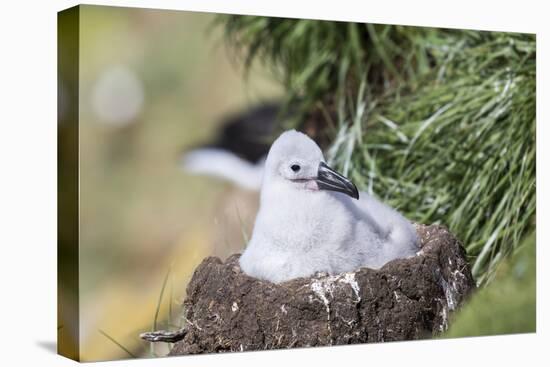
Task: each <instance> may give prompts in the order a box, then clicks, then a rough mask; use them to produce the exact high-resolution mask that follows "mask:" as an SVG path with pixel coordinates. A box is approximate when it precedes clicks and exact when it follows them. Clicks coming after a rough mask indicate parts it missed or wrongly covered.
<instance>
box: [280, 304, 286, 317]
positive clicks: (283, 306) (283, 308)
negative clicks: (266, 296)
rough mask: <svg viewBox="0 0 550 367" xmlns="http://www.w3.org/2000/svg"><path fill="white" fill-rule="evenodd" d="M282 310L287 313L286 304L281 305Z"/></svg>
mask: <svg viewBox="0 0 550 367" xmlns="http://www.w3.org/2000/svg"><path fill="white" fill-rule="evenodd" d="M281 312H282V313H284V314H285V315H286V314H287V310H286V308H285V305H281Z"/></svg>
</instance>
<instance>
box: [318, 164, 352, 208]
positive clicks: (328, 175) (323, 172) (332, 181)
mask: <svg viewBox="0 0 550 367" xmlns="http://www.w3.org/2000/svg"><path fill="white" fill-rule="evenodd" d="M315 181H316V182H317V185H318V186H319V190H329V191H337V192H341V193H344V194H346V195H349V196H351V197H352V198H354V199H359V191H357V187H355V185H354V184H353V182H351V181H350V180H349V179H348V178H346V177H344V176H342V175H341V174H339V173H338V172H336V171H335V170H333V169H332V168H330V167H329V166H328V165H327V164H326V163H325V162H321V163H319V168H318V170H317V179H316V180H315Z"/></svg>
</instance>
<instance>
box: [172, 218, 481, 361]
mask: <svg viewBox="0 0 550 367" xmlns="http://www.w3.org/2000/svg"><path fill="white" fill-rule="evenodd" d="M417 231H418V233H419V236H420V238H421V243H422V248H421V250H420V251H419V253H418V254H417V256H415V257H412V258H409V259H400V260H394V261H391V262H389V263H387V264H386V265H384V266H383V267H382V268H381V269H379V270H373V269H368V268H362V269H359V270H357V271H355V272H351V273H343V274H339V275H332V276H328V275H323V274H317V275H315V276H314V277H311V278H299V279H294V280H291V281H288V282H285V283H281V284H273V283H270V282H267V281H262V280H258V279H255V278H251V277H249V276H247V275H246V274H244V273H243V272H242V271H241V270H240V268H239V265H238V259H239V255H233V256H231V257H229V258H228V259H227V261H226V262H222V261H220V259H219V258H216V257H208V258H206V259H205V260H204V261H203V262H202V263H201V264H200V265H199V266H198V267H197V269H196V270H195V273H194V275H193V278H192V279H191V282H190V283H189V285H188V287H187V297H186V299H185V301H184V310H185V311H184V314H183V317H184V320H185V323H186V326H185V328H184V329H182V332H181V333H180V336H181V337H183V339H182V340H180V341H178V342H177V343H176V344H174V347H173V348H172V350H171V352H170V355H183V354H197V353H212V352H229V351H246V350H264V349H281V348H293V347H309V346H326V345H340V344H352V343H372V342H384V341H395V340H412V339H422V338H430V337H432V336H434V335H437V334H439V333H441V332H443V331H445V330H446V329H447V327H448V324H449V316H450V314H451V313H452V312H453V311H455V310H456V309H457V308H458V307H460V305H461V304H462V303H463V302H464V301H465V299H466V298H467V297H468V295H469V294H470V293H471V292H472V291H473V290H474V289H475V282H474V280H473V278H472V275H471V271H470V266H469V265H468V262H467V261H466V254H465V251H464V248H463V247H462V245H461V243H460V242H459V241H458V240H457V239H456V238H455V237H454V236H453V235H452V234H451V233H450V232H449V231H448V230H447V229H446V228H445V227H443V226H438V225H431V226H424V225H418V226H417ZM180 339H181V338H180Z"/></svg>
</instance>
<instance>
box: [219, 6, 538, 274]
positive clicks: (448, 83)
mask: <svg viewBox="0 0 550 367" xmlns="http://www.w3.org/2000/svg"><path fill="white" fill-rule="evenodd" d="M218 22H219V23H221V24H223V25H224V26H225V29H226V34H227V41H228V43H229V44H230V45H231V46H232V47H233V48H234V49H235V50H236V52H237V54H239V55H241V56H242V57H243V58H244V62H245V63H246V64H247V65H251V64H252V62H253V61H254V60H255V59H259V60H261V61H262V62H264V63H265V64H267V65H269V66H270V67H271V69H272V70H273V73H274V75H275V76H276V77H277V78H278V79H279V80H280V81H281V83H283V85H284V86H285V87H286V89H287V90H288V92H289V93H288V100H287V101H286V103H288V104H290V103H292V104H293V105H297V106H298V107H299V108H298V111H299V113H298V114H297V117H298V120H297V122H295V123H297V124H300V123H301V122H303V121H304V120H305V116H307V114H308V113H313V112H314V111H315V110H321V111H322V112H323V114H322V116H325V125H324V126H326V130H328V133H329V135H330V136H331V141H332V144H331V146H330V149H329V150H328V154H327V155H328V158H329V159H330V160H331V161H332V163H333V164H335V165H336V166H338V168H339V169H341V170H342V171H343V172H344V174H347V175H349V176H351V178H352V179H353V180H354V182H356V184H357V185H358V186H359V187H360V188H361V189H363V190H367V191H369V192H371V193H374V194H376V195H377V196H379V197H381V198H382V199H384V200H385V201H386V202H388V203H389V204H390V205H393V206H394V207H397V208H398V209H399V210H400V211H401V212H403V213H404V214H405V215H406V216H407V217H408V218H410V219H411V220H414V221H417V222H422V223H441V224H445V225H447V226H448V227H449V228H450V229H451V231H453V232H454V233H456V234H457V236H458V237H459V238H461V240H462V241H463V242H464V244H465V246H466V249H467V251H468V254H469V256H470V257H471V263H472V265H473V273H474V276H475V277H476V278H477V280H478V282H479V283H487V282H489V281H490V280H491V279H492V276H493V273H494V269H495V268H496V266H497V265H498V263H499V262H500V261H501V260H502V259H503V258H505V257H506V256H507V255H508V254H510V253H511V252H512V251H513V250H514V249H515V248H516V247H518V246H519V244H520V243H521V239H522V238H523V237H524V236H526V235H528V234H530V233H531V232H533V231H534V229H535V61H536V42H535V36H534V35H526V34H514V33H499V32H478V31H467V30H464V31H461V30H444V29H433V28H417V27H404V26H387V25H371V24H360V23H343V22H326V21H315V20H294V19H280V18H263V17H248V16H223V17H220V18H219V19H218ZM333 120H334V121H333Z"/></svg>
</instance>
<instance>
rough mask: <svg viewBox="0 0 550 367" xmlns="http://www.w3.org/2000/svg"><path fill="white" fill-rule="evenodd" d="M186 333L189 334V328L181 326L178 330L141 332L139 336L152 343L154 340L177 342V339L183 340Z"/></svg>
mask: <svg viewBox="0 0 550 367" xmlns="http://www.w3.org/2000/svg"><path fill="white" fill-rule="evenodd" d="M185 334H187V329H186V328H181V329H179V330H176V331H168V330H157V331H150V332H147V333H141V334H139V337H140V338H141V339H143V340H147V341H149V342H152V343H153V342H165V343H175V342H177V341H180V340H182V339H183V338H184V337H185Z"/></svg>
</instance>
